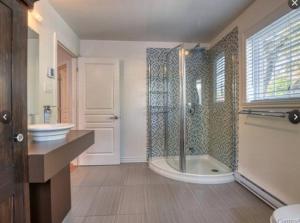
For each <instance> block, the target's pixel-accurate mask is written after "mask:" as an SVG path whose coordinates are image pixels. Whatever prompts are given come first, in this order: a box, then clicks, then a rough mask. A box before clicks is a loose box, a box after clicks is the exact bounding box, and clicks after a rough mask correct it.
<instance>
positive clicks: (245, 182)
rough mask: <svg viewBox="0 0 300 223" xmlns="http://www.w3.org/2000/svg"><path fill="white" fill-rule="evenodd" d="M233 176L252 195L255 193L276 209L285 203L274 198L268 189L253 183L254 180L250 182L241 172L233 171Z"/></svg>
mask: <svg viewBox="0 0 300 223" xmlns="http://www.w3.org/2000/svg"><path fill="white" fill-rule="evenodd" d="M234 176H235V180H236V181H237V182H238V183H239V184H241V185H243V186H244V187H245V188H246V189H247V190H249V191H250V192H252V193H253V194H254V195H256V196H257V197H258V198H260V199H261V200H263V201H264V202H265V203H267V204H268V205H269V206H271V207H272V208H274V209H276V208H280V207H282V206H285V205H286V204H285V203H284V202H283V201H281V200H280V199H278V198H276V197H275V196H273V195H272V194H270V193H269V192H268V191H266V190H264V189H263V188H261V187H260V186H258V185H257V184H255V183H254V182H252V181H251V180H249V179H248V178H247V177H245V176H243V175H242V174H240V173H237V172H235V174H234Z"/></svg>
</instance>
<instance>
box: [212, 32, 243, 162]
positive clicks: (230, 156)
mask: <svg viewBox="0 0 300 223" xmlns="http://www.w3.org/2000/svg"><path fill="white" fill-rule="evenodd" d="M220 53H224V55H225V99H224V102H216V101H215V99H214V90H215V87H214V77H213V76H214V75H213V74H214V62H215V60H216V58H217V57H218V55H219V54H220ZM235 55H238V29H237V28H235V29H234V30H233V31H231V32H230V33H229V34H228V35H226V36H225V37H224V38H223V39H222V40H220V41H219V42H218V43H217V44H216V45H215V46H214V47H212V48H211V49H209V63H210V65H209V67H210V71H209V73H210V84H209V86H210V96H209V98H210V100H209V103H210V105H209V109H210V110H209V154H210V155H211V156H212V157H214V158H216V159H217V160H219V161H221V162H222V163H224V164H225V165H226V166H228V167H230V168H233V167H234V161H235V160H234V159H235V150H236V148H235V144H234V137H236V136H235V131H234V125H233V123H234V122H236V118H235V115H234V113H235V112H236V107H237V104H236V103H235V102H237V101H238V98H236V97H238V95H236V94H234V92H237V91H238V88H237V87H238V85H234V86H233V81H234V78H235V77H236V76H237V75H238V73H237V72H236V70H237V69H234V68H235V67H236V62H237V61H234V60H233V56H235ZM236 81H238V79H236Z"/></svg>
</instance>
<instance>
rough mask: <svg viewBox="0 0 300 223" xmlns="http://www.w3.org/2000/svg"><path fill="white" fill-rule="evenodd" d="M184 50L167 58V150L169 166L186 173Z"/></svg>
mask: <svg viewBox="0 0 300 223" xmlns="http://www.w3.org/2000/svg"><path fill="white" fill-rule="evenodd" d="M181 55H182V48H181V47H177V48H174V49H172V50H171V51H170V52H168V54H167V56H166V78H167V80H166V81H167V85H166V86H167V89H166V91H167V100H166V107H167V113H166V118H165V120H166V123H165V125H166V141H165V143H166V144H165V150H166V157H167V162H168V164H169V165H170V166H171V167H173V168H174V169H176V170H178V171H185V163H184V161H185V156H184V126H183V124H184V123H183V122H184V120H183V108H184V107H183V106H182V105H183V104H182V99H183V98H182V96H183V89H182V84H183V83H182V75H183V73H182V71H183V69H182V68H183V67H182V59H183V58H182V56H181Z"/></svg>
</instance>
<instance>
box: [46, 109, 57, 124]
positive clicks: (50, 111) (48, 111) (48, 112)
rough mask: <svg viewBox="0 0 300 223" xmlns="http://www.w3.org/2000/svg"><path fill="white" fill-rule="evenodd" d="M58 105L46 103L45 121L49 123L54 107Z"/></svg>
mask: <svg viewBox="0 0 300 223" xmlns="http://www.w3.org/2000/svg"><path fill="white" fill-rule="evenodd" d="M54 107H56V106H51V105H44V123H45V124H49V123H50V119H51V114H52V108H54Z"/></svg>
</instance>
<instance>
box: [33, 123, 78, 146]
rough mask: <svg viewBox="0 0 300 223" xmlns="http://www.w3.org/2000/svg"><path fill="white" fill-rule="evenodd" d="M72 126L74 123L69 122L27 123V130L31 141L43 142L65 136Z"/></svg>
mask: <svg viewBox="0 0 300 223" xmlns="http://www.w3.org/2000/svg"><path fill="white" fill-rule="evenodd" d="M73 127H74V124H71V123H57V124H36V125H29V126H28V131H29V133H30V135H31V136H32V140H33V141H36V142H44V141H53V140H59V139H64V138H66V136H67V134H68V133H69V132H70V129H71V128H73Z"/></svg>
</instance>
